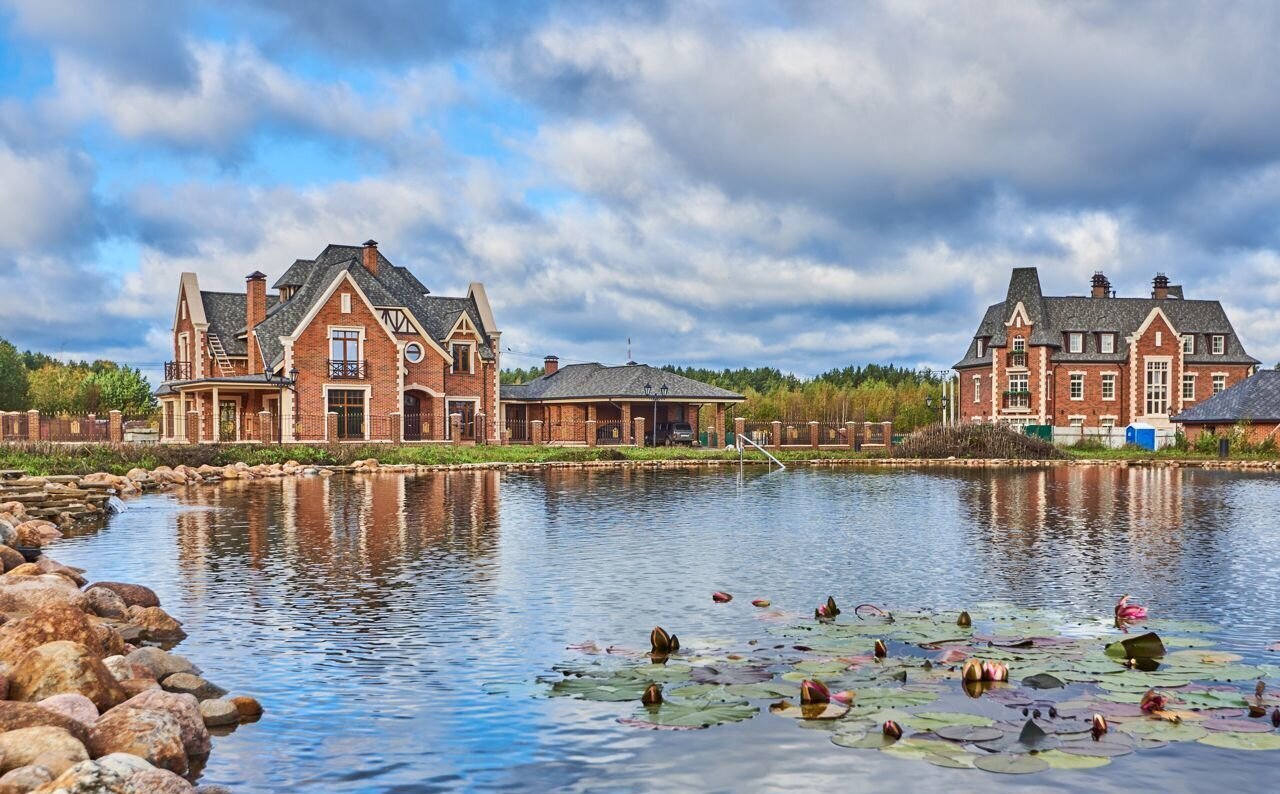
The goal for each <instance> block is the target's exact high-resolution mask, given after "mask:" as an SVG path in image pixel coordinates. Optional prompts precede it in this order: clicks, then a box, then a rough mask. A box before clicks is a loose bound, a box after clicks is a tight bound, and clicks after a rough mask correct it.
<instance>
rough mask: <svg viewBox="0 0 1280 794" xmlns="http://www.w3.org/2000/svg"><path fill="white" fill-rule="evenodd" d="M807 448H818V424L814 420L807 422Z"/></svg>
mask: <svg viewBox="0 0 1280 794" xmlns="http://www.w3.org/2000/svg"><path fill="white" fill-rule="evenodd" d="M809 446H811V447H813V448H814V449H817V448H818V423H817V422H816V421H814V420H810V421H809Z"/></svg>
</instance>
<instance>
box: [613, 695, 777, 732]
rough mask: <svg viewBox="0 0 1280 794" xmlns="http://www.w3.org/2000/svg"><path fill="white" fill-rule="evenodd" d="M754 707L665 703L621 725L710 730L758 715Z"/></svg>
mask: <svg viewBox="0 0 1280 794" xmlns="http://www.w3.org/2000/svg"><path fill="white" fill-rule="evenodd" d="M758 711H759V709H757V708H756V707H755V706H749V705H747V704H745V703H717V702H711V701H708V702H689V703H675V702H672V701H666V702H664V703H662V704H661V705H658V706H646V707H643V708H641V709H640V710H639V711H638V712H636V714H635V716H634V717H632V718H631V719H630V720H626V721H625V722H624V724H627V725H633V726H636V727H644V726H645V725H651V726H655V727H660V728H661V727H666V728H685V729H697V728H710V727H711V726H713V725H723V724H725V723H729V722H742V721H743V720H749V719H751V718H752V717H754V716H755V715H756V712H758Z"/></svg>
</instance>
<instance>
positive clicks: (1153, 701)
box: [1139, 689, 1169, 714]
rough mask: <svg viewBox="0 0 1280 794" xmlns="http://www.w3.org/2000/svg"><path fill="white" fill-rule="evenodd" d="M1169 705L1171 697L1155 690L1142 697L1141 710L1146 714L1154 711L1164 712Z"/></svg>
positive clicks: (1150, 690) (1149, 690) (1148, 691)
mask: <svg viewBox="0 0 1280 794" xmlns="http://www.w3.org/2000/svg"><path fill="white" fill-rule="evenodd" d="M1168 703H1169V696H1168V695H1164V694H1161V693H1160V692H1157V691H1155V690H1154V689H1148V690H1147V693H1146V694H1145V695H1143V696H1142V703H1140V704H1139V708H1141V709H1142V711H1143V712H1144V713H1146V714H1150V713H1151V712H1153V711H1164V707H1165V706H1166V705H1167V704H1168Z"/></svg>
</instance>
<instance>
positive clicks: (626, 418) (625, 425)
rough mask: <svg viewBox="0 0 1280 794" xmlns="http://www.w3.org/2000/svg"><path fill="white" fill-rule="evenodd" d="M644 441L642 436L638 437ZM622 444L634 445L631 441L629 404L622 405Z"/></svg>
mask: <svg viewBox="0 0 1280 794" xmlns="http://www.w3.org/2000/svg"><path fill="white" fill-rule="evenodd" d="M640 440H641V441H643V440H644V436H641V437H640ZM621 441H622V443H623V444H631V443H634V442H633V441H632V439H631V403H623V404H622V439H621Z"/></svg>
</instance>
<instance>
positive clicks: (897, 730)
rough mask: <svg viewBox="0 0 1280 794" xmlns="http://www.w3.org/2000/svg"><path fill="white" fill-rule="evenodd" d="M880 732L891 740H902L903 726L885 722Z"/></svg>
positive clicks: (889, 721) (890, 721)
mask: <svg viewBox="0 0 1280 794" xmlns="http://www.w3.org/2000/svg"><path fill="white" fill-rule="evenodd" d="M880 732H881V733H883V734H884V735H885V736H888V737H889V738H890V739H901V738H902V726H901V725H899V724H898V723H896V722H894V721H893V720H885V721H884V725H881V726H880Z"/></svg>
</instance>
